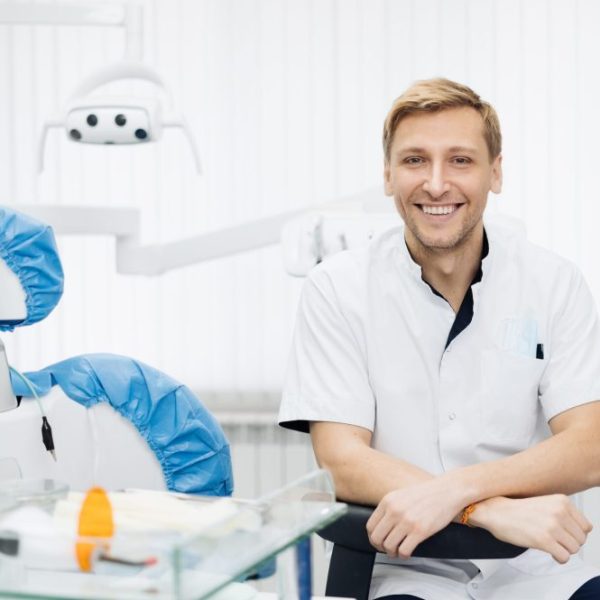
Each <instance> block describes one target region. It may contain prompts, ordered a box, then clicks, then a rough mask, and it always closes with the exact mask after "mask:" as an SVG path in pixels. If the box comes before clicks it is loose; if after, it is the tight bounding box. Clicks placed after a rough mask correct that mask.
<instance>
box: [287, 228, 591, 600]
mask: <svg viewBox="0 0 600 600" xmlns="http://www.w3.org/2000/svg"><path fill="white" fill-rule="evenodd" d="M486 232H487V236H488V241H489V253H488V255H487V257H485V258H484V259H483V262H482V271H483V275H482V279H481V281H480V282H479V283H475V284H473V286H472V291H473V319H472V321H471V323H470V324H469V325H468V327H466V329H464V330H463V331H462V332H461V333H460V334H459V335H458V336H457V337H456V338H455V339H454V340H453V341H452V342H451V343H450V345H449V346H448V348H447V349H444V348H445V345H446V340H447V338H448V333H449V331H450V328H451V326H452V324H453V322H454V319H455V313H454V311H453V310H452V308H451V307H450V305H449V304H448V303H447V302H446V300H444V299H443V298H441V297H440V296H438V295H436V294H435V293H433V291H432V289H431V288H430V287H429V285H428V284H427V283H425V282H424V281H423V280H422V278H421V268H420V267H419V265H417V264H416V263H415V262H414V261H413V260H412V258H411V256H410V254H409V252H408V250H407V248H406V244H405V242H404V236H403V229H402V227H398V228H394V229H392V230H390V231H388V232H386V233H384V234H382V235H381V236H380V237H379V238H377V239H375V240H374V241H373V242H372V243H371V244H370V245H369V246H368V247H367V248H364V249H359V250H351V251H346V252H342V253H339V254H337V255H334V256H332V257H331V258H329V259H327V260H325V261H324V262H323V263H322V264H321V265H319V266H318V267H317V268H315V269H313V271H312V272H311V273H310V276H309V278H308V279H307V281H306V283H305V286H304V289H303V293H302V298H301V301H300V307H299V313H298V317H297V323H296V329H295V334H294V341H293V345H292V351H291V357H290V362H289V368H288V373H287V378H286V383H285V386H284V393H283V399H282V404H281V409H280V415H279V421H280V423H281V424H282V425H284V426H287V427H291V428H296V429H300V430H304V431H306V430H307V423H308V422H309V421H333V422H339V423H347V424H351V425H357V426H360V427H364V428H365V429H368V430H370V431H372V432H373V438H372V446H373V447H374V448H376V449H377V450H380V451H382V452H385V453H388V454H390V455H393V456H397V457H400V458H402V459H404V460H407V461H408V462H410V463H412V464H414V465H417V466H418V467H421V468H422V469H425V470H426V471H428V472H430V473H434V474H439V473H443V472H445V471H448V470H451V469H456V468H459V467H463V466H465V465H470V464H473V463H481V462H484V461H489V460H494V459H499V458H502V457H505V456H509V455H511V454H514V453H516V452H519V451H521V450H524V449H525V448H529V447H530V446H532V445H534V444H536V443H538V442H539V441H541V440H542V439H544V438H545V437H548V435H550V430H549V428H548V425H547V422H548V421H549V420H550V419H551V418H552V417H554V416H555V415H558V414H559V413H561V412H563V411H565V410H567V409H569V408H572V407H575V406H579V405H581V404H585V403H587V402H591V401H594V400H597V399H600V325H599V321H598V317H597V313H596V308H595V305H594V301H593V299H592V297H591V294H590V292H589V290H588V288H587V286H586V284H585V282H584V280H583V278H582V276H581V274H580V273H579V271H578V270H577V269H576V267H575V266H573V265H572V264H571V263H569V262H568V261H566V260H564V259H561V258H559V257H557V256H555V255H554V254H552V253H550V252H548V251H546V250H543V249H541V248H539V247H537V246H535V245H533V244H531V243H529V242H527V241H526V240H525V239H524V238H523V237H522V236H519V235H516V234H513V233H510V232H509V231H508V230H505V229H503V228H500V227H492V226H488V225H486ZM542 353H543V356H544V357H543V358H536V355H538V356H539V355H541V354H542ZM386 561H387V562H390V561H389V559H387V558H386V557H385V556H384V555H379V556H378V562H377V564H376V566H375V569H374V576H373V582H372V585H371V598H377V597H380V596H385V595H389V594H401V593H405V594H413V595H416V596H421V597H425V598H426V599H427V600H466V599H469V598H473V599H477V600H542V599H547V600H566V599H567V598H569V596H570V595H571V594H572V593H573V592H574V591H575V590H576V589H577V588H579V587H580V586H581V585H582V584H583V583H585V582H586V581H587V580H588V579H591V578H592V577H596V576H598V575H600V570H598V569H594V568H591V567H588V566H586V565H584V564H583V562H582V561H580V560H579V558H577V557H573V558H571V559H570V561H569V562H568V563H567V564H566V565H559V564H558V563H556V562H555V561H554V560H553V559H552V557H551V556H550V555H549V554H546V553H543V552H540V551H536V550H528V551H526V552H525V553H524V554H522V555H521V556H519V557H517V558H514V559H511V560H507V561H475V562H476V567H477V568H474V566H473V563H472V562H470V561H448V560H433V559H422V558H411V559H409V560H406V561H399V560H395V561H392V562H394V564H384V563H386ZM479 570H481V572H479Z"/></svg>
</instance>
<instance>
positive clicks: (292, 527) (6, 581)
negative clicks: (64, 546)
mask: <svg viewBox="0 0 600 600" xmlns="http://www.w3.org/2000/svg"><path fill="white" fill-rule="evenodd" d="M131 493H132V494H135V493H137V492H136V491H131ZM155 493H156V494H161V493H162V492H155ZM169 496H171V497H172V496H175V497H177V498H178V499H179V500H180V501H181V502H182V503H196V502H202V503H214V502H218V501H219V499H215V498H206V497H198V496H191V495H189V496H188V495H185V494H170V493H169ZM231 502H232V503H234V504H235V509H236V510H234V511H233V514H232V511H229V514H228V515H227V516H225V517H224V518H223V519H221V520H218V521H217V522H215V523H211V524H209V525H206V527H204V528H203V529H202V530H201V531H199V532H194V533H193V534H185V533H184V534H182V533H181V532H178V533H175V532H169V531H161V532H159V533H156V532H155V533H148V532H140V533H127V534H122V535H119V533H118V530H117V532H116V534H115V537H114V538H113V540H112V541H111V550H110V552H111V554H112V553H113V552H114V554H119V553H123V552H125V555H127V556H129V557H131V556H136V555H137V556H139V557H143V556H148V555H149V554H150V555H152V557H153V564H151V565H148V566H143V567H132V566H130V565H120V564H114V563H112V562H110V563H108V564H105V563H100V562H98V563H96V568H95V572H94V573H82V572H77V571H74V570H71V571H64V570H60V569H57V568H53V569H50V568H31V566H30V565H24V564H22V563H23V560H21V559H20V558H19V556H16V557H9V556H5V555H2V554H0V598H32V599H33V598H36V599H41V598H65V599H73V598H78V599H98V600H100V599H102V600H110V599H119V600H141V599H150V598H151V599H156V600H163V599H167V598H169V599H175V600H197V599H200V598H206V597H208V596H211V595H212V594H214V593H216V592H218V591H219V590H220V589H222V588H223V587H225V586H226V585H227V584H229V583H230V582H234V581H240V580H243V578H244V576H245V575H247V574H249V573H252V572H253V571H254V570H255V569H256V568H257V567H259V566H260V565H261V564H262V563H265V562H266V561H268V560H270V559H272V558H274V557H275V556H277V554H279V553H280V552H282V551H283V550H285V549H286V548H288V547H290V546H292V545H294V544H295V543H296V542H297V541H299V540H300V539H302V538H304V537H305V536H307V535H309V534H311V533H312V532H314V531H317V530H319V529H321V528H322V527H324V526H325V525H327V524H329V523H331V522H333V521H335V520H336V519H337V518H338V517H340V516H341V515H342V514H344V513H345V512H346V510H347V507H346V505H345V504H342V503H337V502H335V494H334V488H333V483H332V480H331V477H330V475H329V474H328V473H327V472H326V471H321V470H319V471H314V472H313V473H310V474H308V475H306V476H305V477H303V478H301V479H299V480H297V481H295V482H293V483H291V484H290V485H288V486H285V487H283V488H281V489H280V490H277V491H275V492H273V493H271V494H269V495H267V496H264V497H262V498H260V499H258V500H254V501H240V500H235V499H234V500H231ZM183 506H184V505H182V507H183ZM182 510H183V509H182ZM38 541H39V540H38ZM43 541H44V540H42V542H43ZM62 541H64V540H62ZM76 541H78V540H76V539H74V538H73V539H71V540H69V543H73V544H74V543H75V542H76ZM79 541H81V540H79ZM86 541H90V542H92V543H98V544H102V543H105V541H99V540H86ZM46 543H48V541H47V540H46ZM113 543H114V544H113ZM113 545H114V547H113ZM37 567H39V565H37Z"/></svg>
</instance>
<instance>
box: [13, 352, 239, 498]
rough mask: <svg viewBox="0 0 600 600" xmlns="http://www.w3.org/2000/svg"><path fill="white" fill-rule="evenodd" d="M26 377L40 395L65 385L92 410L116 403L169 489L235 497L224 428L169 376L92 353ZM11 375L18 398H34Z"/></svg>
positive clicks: (136, 363)
mask: <svg viewBox="0 0 600 600" xmlns="http://www.w3.org/2000/svg"><path fill="white" fill-rule="evenodd" d="M25 376H26V377H27V378H28V379H29V381H30V382H31V384H32V385H33V387H34V388H35V390H36V392H37V393H38V395H39V396H42V395H45V394H47V393H48V392H49V391H50V389H51V388H52V386H54V385H59V386H60V387H61V388H62V390H63V391H64V393H65V394H66V395H67V396H68V397H69V398H71V399H72V400H74V401H75V402H78V403H79V404H82V405H83V406H85V407H86V408H90V407H92V406H94V405H95V404H97V403H99V402H107V403H108V404H110V405H111V406H112V407H113V408H114V409H115V410H116V411H117V412H118V413H120V414H121V415H123V417H125V418H126V419H128V420H129V421H131V422H132V423H133V425H134V426H135V427H136V428H137V430H138V431H139V432H140V434H141V436H142V437H143V438H144V439H145V440H146V442H147V443H148V445H149V446H150V448H151V449H152V451H153V452H154V454H155V455H156V458H157V459H158V461H159V463H160V465H161V467H162V470H163V473H164V476H165V481H166V484H167V488H168V489H169V490H173V491H177V492H185V493H192V494H202V495H207V496H229V495H231V493H232V491H233V475H232V471H231V456H230V452H229V443H228V442H227V439H226V438H225V435H224V433H223V431H222V429H221V427H220V426H219V424H218V423H217V421H216V420H215V418H214V417H213V416H212V415H211V414H210V413H209V412H208V410H207V409H206V408H205V407H204V406H203V405H202V404H201V402H200V401H199V400H198V399H197V398H196V397H195V396H194V394H192V392H191V391H190V390H189V389H188V388H187V387H185V386H184V385H181V384H180V383H178V382H177V381H175V380H173V379H171V378H170V377H169V376H167V375H165V374H164V373H161V372H160V371H158V370H156V369H153V368H152V367H149V366H148V365H145V364H144V363H141V362H139V361H136V360H133V359H131V358H127V357H125V356H117V355H114V354H87V355H83V356H76V357H74V358H69V359H67V360H64V361H62V362H59V363H56V364H54V365H51V366H49V367H46V368H45V369H42V370H40V371H36V372H33V373H26V374H25ZM11 377H12V386H13V390H14V393H15V395H17V396H25V397H30V396H32V395H33V394H32V393H31V390H30V389H29V388H28V386H27V385H26V383H25V382H24V381H23V380H22V379H21V378H20V377H19V376H18V375H17V374H15V373H14V372H13V373H11ZM124 451H125V449H124Z"/></svg>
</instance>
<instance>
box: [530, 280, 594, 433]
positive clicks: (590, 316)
mask: <svg viewBox="0 0 600 600" xmlns="http://www.w3.org/2000/svg"><path fill="white" fill-rule="evenodd" d="M567 285H568V288H567V289H568V292H567V295H566V298H565V301H564V302H563V307H562V309H561V310H559V311H557V314H556V316H555V317H554V319H553V320H552V321H551V323H550V331H549V334H550V341H551V344H550V348H549V350H550V352H549V356H548V365H547V366H546V368H545V370H544V373H543V375H542V380H541V383H540V401H541V403H542V407H543V410H544V415H545V417H546V420H547V421H549V420H550V419H552V417H554V416H556V415H558V414H560V413H561V412H564V411H565V410H568V409H570V408H574V407H575V406H579V405H581V404H586V403H588V402H593V401H595V400H600V323H599V321H598V312H597V310H596V306H595V303H594V299H593V297H592V294H591V293H590V290H589V288H588V286H587V284H586V282H585V280H584V278H583V276H582V275H581V273H580V272H579V271H578V270H576V269H573V272H572V275H571V278H570V281H569V282H568V284H567Z"/></svg>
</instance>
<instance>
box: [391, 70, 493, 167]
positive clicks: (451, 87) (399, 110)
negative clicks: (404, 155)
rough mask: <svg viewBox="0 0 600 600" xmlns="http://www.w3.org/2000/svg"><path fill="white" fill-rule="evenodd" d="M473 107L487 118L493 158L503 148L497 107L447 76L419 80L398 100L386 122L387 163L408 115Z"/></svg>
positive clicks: (485, 127)
mask: <svg viewBox="0 0 600 600" xmlns="http://www.w3.org/2000/svg"><path fill="white" fill-rule="evenodd" d="M461 106H470V107H471V108H474V109H475V110H476V111H477V112H478V113H479V114H480V115H481V118H482V119H483V137H484V138H485V143H486V145H487V147H488V151H489V154H490V160H493V159H494V158H496V157H497V156H498V155H499V154H500V152H501V151H502V133H501V132H500V122H499V120H498V115H497V114H496V111H495V110H494V107H493V106H492V105H491V104H489V103H488V102H485V101H484V100H482V99H481V98H480V97H479V96H478V95H477V94H476V93H475V92H474V91H473V90H472V89H471V88H470V87H467V86H466V85H462V84H460V83H456V82H455V81H451V80H450V79H443V78H441V77H439V78H436V79H426V80H423V81H417V82H416V83H414V84H413V85H412V86H410V87H409V88H408V89H407V90H406V91H405V92H404V93H403V94H402V95H401V96H400V97H398V98H396V100H394V103H393V104H392V108H391V109H390V112H389V113H388V115H387V117H386V118H385V122H384V125H383V152H384V155H385V162H386V163H389V162H390V152H391V148H392V142H393V141H394V134H395V132H396V129H397V127H398V124H399V123H400V121H402V119H404V117H406V116H408V115H411V114H414V113H419V112H437V111H440V110H444V109H447V108H458V107H461Z"/></svg>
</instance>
